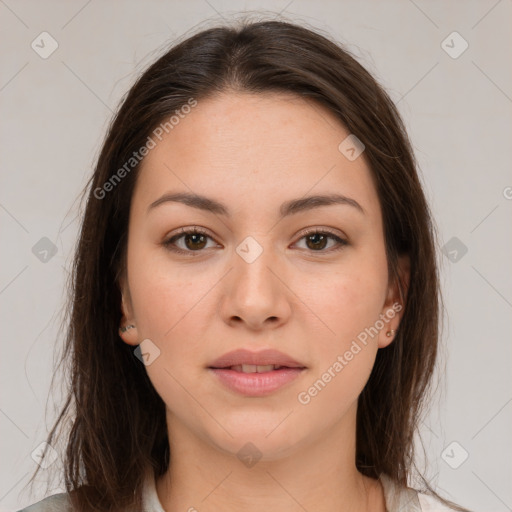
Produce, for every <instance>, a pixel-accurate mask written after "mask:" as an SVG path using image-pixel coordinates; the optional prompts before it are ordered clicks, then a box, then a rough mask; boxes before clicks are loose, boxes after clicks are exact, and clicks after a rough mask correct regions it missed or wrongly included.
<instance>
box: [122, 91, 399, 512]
mask: <svg viewBox="0 0 512 512" xmlns="http://www.w3.org/2000/svg"><path fill="white" fill-rule="evenodd" d="M348 135H349V132H348V131H347V130H346V128H345V127H344V126H343V125H342V124H341V123H340V122H339V121H338V120H337V119H336V118H335V117H334V116H333V114H331V113H330V111H328V110H327V109H326V108H324V107H323V106H321V105H319V104H316V103H313V102H312V101H310V100H305V99H302V98H300V97H296V96H293V95H287V94H280V93H279V94H277V93H272V94H270V93H266V94H258V95H254V94H249V93H240V92H236V93H235V92H229V93H226V94H222V95H217V96H215V97H214V98H210V99H207V100H203V101H199V102H198V105H197V106H196V107H195V108H194V109H192V111H191V113H189V114H188V115H187V116H186V117H185V118H184V119H182V120H181V121H180V123H179V124H178V125H177V126H175V127H174V129H173V130H172V131H170V132H169V134H167V135H166V136H165V137H164V138H163V140H162V141H161V142H159V143H158V144H157V146H156V147H155V148H154V149H152V150H151V151H150V153H149V154H148V155H147V156H146V157H145V159H144V161H143V163H142V168H141V170H140V174H139V176H138V180H137V184H136V187H135V191H134V195H133V197H132V203H131V211H130V221H129V236H128V258H127V269H126V274H125V276H124V277H123V279H122V280H121V283H120V286H121V291H122V297H123V300H122V305H121V307H122V312H123V319H122V324H121V325H127V324H134V325H135V326H136V327H135V328H133V329H130V330H128V331H126V332H125V333H123V334H121V336H122V338H123V340H124V341H125V342H126V343H128V344H130V345H133V346H134V347H135V346H137V345H138V344H139V343H141V341H142V340H145V339H150V340H151V342H152V343H153V344H154V345H155V346H157V347H158V349H159V350H160V355H159V356H158V357H157V358H156V359H155V360H154V361H153V362H152V363H151V364H150V365H148V366H146V370H147V372H148V375H149V377H150V379H151V382H152V383H153V385H154V387H155V389H156V391H157V392H158V393H159V395H160V396H161V397H162V399H163V401H164V402H165V404H166V407H167V428H168V433H169V439H170V447H171V463H170V467H169V470H168V472H167V473H166V474H165V475H163V476H162V477H161V478H160V479H158V480H157V482H156V488H157V493H158V497H159V499H160V502H161V503H162V506H163V507H164V509H165V510H166V511H168V512H174V511H178V510H179V511H184V510H193V509H191V507H194V508H195V509H197V510H199V511H201V512H203V511H204V512H207V511H218V510H223V511H231V510H233V511H234V510H245V511H248V512H253V511H254V512H256V511H258V512H259V511H261V510H281V511H294V512H295V511H297V512H299V511H303V510H304V509H306V510H309V511H315V512H324V511H325V512H327V511H332V510H338V511H344V512H348V511H355V510H358V511H361V510H367V509H368V510H372V511H377V512H378V511H384V510H385V505H384V497H383V489H382V486H381V485H380V482H378V481H376V480H373V479H370V478H367V477H364V476H363V475H361V474H360V473H359V472H358V471H357V469H356V466H355V434H356V412H357V398H358V396H359V395H360V393H361V391H362V390H363V388H364V386H365V384H366V382H367V380H368V377H369V375H370V372H371V369H372V367H373V364H374V361H375V357H376V354H377V350H379V349H383V348H385V347H386V346H387V345H388V344H389V343H391V342H392V340H393V337H392V336H391V337H388V336H386V332H387V331H389V330H390V329H395V330H396V329H397V328H398V325H399V322H400V313H398V314H396V315H395V316H394V318H392V319H391V320H389V322H388V323H386V325H385V326H384V328H383V329H381V330H380V332H379V333H378V335H376V336H374V337H373V338H369V341H368V344H367V345H366V346H364V348H363V349H362V350H361V351H360V352H359V353H358V354H357V355H355V356H354V358H353V359H352V360H351V361H350V362H349V364H347V365H346V366H345V367H344V368H343V370H342V371H341V372H339V373H338V374H337V375H336V377H335V378H333V379H332V380H331V381H330V382H329V383H328V384H327V385H326V386H325V387H324V388H323V389H322V391H321V392H319V393H318V394H317V396H315V397H314V398H312V399H311V401H310V403H308V404H307V405H303V404H301V403H299V401H298V399H297V396H298V394H299V393H300V392H301V391H307V389H308V388H309V387H310V386H311V385H312V384H313V383H314V382H315V381H316V380H317V379H319V378H320V377H321V375H322V374H323V373H324V372H325V371H326V370H327V369H328V368H329V367H332V365H333V363H334V362H335V361H336V358H337V357H338V355H340V354H343V353H344V352H345V351H346V350H348V349H349V348H350V346H351V343H352V341H353V340H354V339H356V337H357V335H358V334H359V333H360V332H361V331H364V329H365V328H369V327H370V326H373V325H374V324H375V322H376V320H378V319H379V315H381V314H386V312H389V311H390V310H391V309H392V305H393V304H395V303H397V302H399V303H401V300H400V296H399V292H398V287H397V285H396V283H395V282H393V281H392V280H391V279H390V277H389V276H388V271H387V260H386V254H385V245H384V234H383V226H382V215H381V209H380V203H379V198H378V195H377V192H376V189H375V186H374V184H373V181H372V177H371V172H370V169H369V167H368V165H367V163H366V162H365V159H364V153H363V155H362V156H361V157H359V158H357V159H356V160H354V161H349V160H348V159H347V158H346V157H345V156H344V155H343V154H342V153H341V152H340V151H339V150H338V146H339V144H340V142H341V141H342V140H343V139H345V137H347V136H348ZM166 192H193V193H197V194H202V195H206V196H208V197H211V198H213V199H216V200H217V201H219V202H222V203H223V204H225V205H226V207H227V208H229V210H230V211H231V212H232V216H231V217H223V216H221V215H217V214H213V213H211V212H206V211H202V210H199V209H196V208H193V207H191V206H187V205H184V204H181V203H177V202H166V203H163V204H161V205H160V206H158V207H155V208H153V209H151V211H150V212H149V213H148V211H147V210H148V206H149V205H150V204H151V203H152V202H154V201H155V200H156V199H158V198H159V197H160V196H162V195H163V194H164V193H166ZM333 192H337V193H340V194H343V195H345V196H347V197H350V198H352V199H354V200H355V201H357V202H358V203H359V204H360V205H361V207H362V208H363V210H364V214H363V213H361V212H360V211H359V210H357V209H356V208H354V207H352V206H349V205H330V206H322V207H319V208H315V209H312V210H309V211H305V212H301V213H296V214H294V215H291V216H289V217H286V218H283V219H279V215H278V214H279V207H280V206H281V204H282V203H283V202H285V201H287V200H290V199H296V198H302V197H303V196H305V195H312V194H324V193H326V194H329V193H333ZM192 226H200V227H201V228H203V229H204V230H206V231H207V232H208V236H209V237H210V238H207V239H206V240H207V241H206V242H204V241H203V243H202V244H201V241H198V240H197V239H195V240H194V239H192V240H191V239H190V237H189V238H188V243H187V238H186V237H182V238H181V239H179V240H177V241H176V242H175V245H177V246H178V247H179V248H181V249H182V250H185V251H187V250H188V251H189V253H188V254H176V253H174V252H172V251H171V250H170V249H169V248H168V247H165V246H164V245H163V243H164V242H165V241H166V240H168V239H169V238H171V236H174V235H175V234H179V233H178V228H181V227H185V228H188V227H192ZM309 227H312V228H317V229H318V231H322V228H324V229H325V228H331V230H332V231H333V232H334V233H335V234H336V235H337V236H339V237H340V238H343V239H346V240H347V241H348V245H345V246H343V247H342V248H341V250H339V251H334V250H332V249H331V248H336V247H339V246H338V244H337V242H336V241H335V240H333V239H328V242H326V243H325V244H324V245H323V246H322V245H321V244H318V242H316V243H317V245H316V246H315V245H314V244H311V243H310V244H309V245H308V243H307V238H304V234H303V231H304V228H309ZM247 236H251V237H253V238H254V239H255V240H256V241H257V242H258V244H259V245H260V246H261V248H262V250H263V252H262V253H261V254H260V256H259V257H258V258H257V259H256V260H255V261H253V262H252V263H248V262H247V261H246V260H244V259H243V258H242V257H240V256H239V254H238V253H237V252H236V248H237V247H238V246H239V245H240V244H241V242H242V241H243V240H244V239H245V238H246V237H247ZM318 246H320V248H319V249H318V248H315V247H318ZM197 247H199V249H197ZM194 249H195V251H194ZM198 251H202V252H200V253H199V252H198ZM315 251H316V252H315ZM400 265H401V272H402V275H403V276H404V278H405V279H406V280H407V275H408V270H407V261H406V260H403V259H402V260H401V261H400ZM236 348H247V349H249V350H253V351H259V350H262V349H267V348H275V349H277V350H280V351H282V352H284V353H286V354H288V355H290V356H291V357H292V358H294V359H295V360H297V361H299V362H301V363H302V364H303V365H305V366H307V369H306V370H305V371H304V372H303V373H302V375H300V376H299V377H298V378H297V379H295V380H294V381H292V382H290V383H288V384H286V385H285V386H284V387H282V388H281V389H279V390H277V391H276V392H274V393H273V394H271V395H269V396H266V397H256V398H255V397H247V396H244V395H241V394H237V393H235V392H233V391H231V390H229V389H227V388H225V387H224V386H223V385H222V384H221V383H219V381H218V380H217V379H216V376H215V375H213V374H212V373H211V371H210V370H208V369H207V367H208V365H209V364H210V363H211V362H212V361H213V360H214V359H216V358H218V357H219V356H221V355H223V354H224V353H226V352H228V351H231V350H233V349H236ZM248 442H251V443H252V444H253V445H255V446H256V447H257V449H258V450H259V452H260V453H261V459H260V460H259V461H258V462H257V463H256V464H255V465H254V466H252V467H247V466H245V465H244V464H243V463H242V462H241V461H240V460H239V459H238V457H237V452H238V451H239V450H240V449H241V448H242V447H243V446H244V445H245V444H246V443H248Z"/></svg>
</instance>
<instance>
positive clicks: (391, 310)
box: [378, 255, 411, 348]
mask: <svg viewBox="0 0 512 512" xmlns="http://www.w3.org/2000/svg"><path fill="white" fill-rule="evenodd" d="M410 265H411V264H410V258H409V256H408V255H402V256H399V257H398V278H396V277H395V276H390V279H389V281H390V282H389V284H388V291H387V295H386V300H385V302H384V305H383V308H382V311H381V319H382V320H383V322H384V327H383V328H382V329H381V330H380V332H379V338H378V346H379V348H385V347H387V346H388V345H390V344H391V342H392V341H393V340H394V339H395V337H396V331H398V329H399V326H400V322H401V320H402V317H403V312H404V309H405V303H406V299H407V291H408V290H409V281H410V278H411V266H410ZM400 285H401V288H402V289H400Z"/></svg>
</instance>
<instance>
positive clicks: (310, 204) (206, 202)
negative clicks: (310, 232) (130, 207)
mask: <svg viewBox="0 0 512 512" xmlns="http://www.w3.org/2000/svg"><path fill="white" fill-rule="evenodd" d="M169 202H175V203H182V204H185V205H187V206H191V207H192V208H198V209H200V210H204V211H207V212H211V213H214V214H216V215H223V216H226V217H230V216H231V213H230V212H229V209H228V208H227V207H226V206H225V205H223V204H222V203H219V202H218V201H216V200H215V199H211V198H209V197H206V196H202V195H199V194H190V193H186V192H176V193H166V194H164V195H163V196H162V197H160V198H158V199H157V200H156V201H154V202H152V203H151V204H150V205H149V206H148V210H147V213H149V212H150V211H151V210H153V209H154V208H156V207H157V206H159V205H161V204H165V203H169ZM335 204H341V205H347V206H351V207H353V208H355V209H356V210H358V211H359V212H360V213H362V214H363V215H364V213H365V211H364V209H363V207H362V206H361V205H360V204H359V203H358V202H357V201H356V200H355V199H352V198H350V197H346V196H344V195H341V194H324V195H314V196H307V197H302V198H300V199H291V200H289V201H286V202H284V203H283V204H282V205H281V207H280V209H279V213H280V217H281V218H283V217H287V216H289V215H294V214H297V213H301V212H305V211H308V210H312V209H314V208H319V207H321V206H330V205H335Z"/></svg>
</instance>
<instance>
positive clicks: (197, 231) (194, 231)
mask: <svg viewBox="0 0 512 512" xmlns="http://www.w3.org/2000/svg"><path fill="white" fill-rule="evenodd" d="M317 234H318V235H327V238H331V239H332V240H335V241H336V242H337V243H338V247H334V248H333V247H331V248H330V249H321V250H318V251H315V250H313V249H309V251H310V252H312V253H319V254H320V255H321V254H322V253H331V252H336V251H339V250H341V249H343V248H344V247H345V246H346V245H348V241H347V240H345V239H344V238H340V237H339V236H338V235H335V234H334V233H333V232H332V231H329V230H328V229H323V230H320V229H317V228H313V229H310V230H308V231H306V232H305V233H303V234H302V236H301V237H300V238H299V240H298V241H300V240H302V239H303V238H306V237H307V236H309V235H317ZM186 235H203V236H206V237H208V238H210V239H212V240H213V238H212V237H211V236H210V235H209V234H208V233H207V232H206V231H205V230H203V229H202V228H200V227H198V226H194V227H193V228H181V229H180V230H179V233H178V234H176V235H173V236H172V237H171V238H169V239H168V240H165V241H164V242H163V244H162V245H163V246H164V247H165V248H166V249H168V250H169V251H172V252H175V253H178V254H186V255H191V256H199V255H200V253H201V252H204V250H205V249H199V250H197V251H191V250H184V249H180V248H179V247H176V246H175V245H174V243H175V242H176V241H177V240H179V239H180V238H183V237H184V236H186ZM194 253H196V254H194Z"/></svg>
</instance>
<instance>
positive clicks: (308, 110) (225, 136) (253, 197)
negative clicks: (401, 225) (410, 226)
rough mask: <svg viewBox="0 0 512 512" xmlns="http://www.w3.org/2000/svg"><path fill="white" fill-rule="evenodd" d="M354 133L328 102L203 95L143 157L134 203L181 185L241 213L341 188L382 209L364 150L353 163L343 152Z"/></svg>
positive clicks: (278, 96) (280, 95)
mask: <svg viewBox="0 0 512 512" xmlns="http://www.w3.org/2000/svg"><path fill="white" fill-rule="evenodd" d="M349 135H350V132H349V131H348V130H347V129H346V128H345V127H344V126H343V124H342V123H341V122H340V121H339V120H338V118H337V117H336V116H335V115H334V114H333V113H332V112H330V111H329V109H328V108H326V107H324V106H323V105H321V104H319V103H317V102H314V101H312V100H309V99H305V98H302V97H300V96H296V95H292V94H287V93H286V94H285V93H264V94H259V93H258V94H252V93H239V92H236V93H234V92H232V93H223V94H219V95H217V96H214V97H211V98H208V99H205V100H198V102H197V105H196V106H195V107H194V108H192V109H191V111H190V113H188V114H186V115H182V116H181V117H180V120H179V123H177V124H175V125H173V127H172V129H169V130H168V133H164V135H163V137H162V140H161V141H156V142H157V144H156V146H155V147H154V149H152V150H151V151H150V152H149V153H148V155H147V156H146V157H145V158H144V160H143V162H142V164H141V168H140V170H139V173H140V174H139V177H138V180H137V187H136V191H135V196H134V201H137V202H138V203H139V202H140V203H141V204H142V203H144V204H146V205H147V204H149V203H151V202H152V201H154V200H155V199H156V198H157V197H156V196H157V195H161V194H163V193H165V192H169V191H181V192H191V193H197V194H203V195H208V196H209V197H214V198H218V199H219V200H221V201H222V202H229V203H230V204H232V205H233V209H234V210H238V211H242V210H243V208H244V207H247V206H249V205H252V206H253V207H254V208H256V207H261V208H266V207H267V208H270V207H272V208H275V203H279V204H281V203H282V202H283V200H284V199H286V198H291V197H293V198H296V197H301V196H304V195H306V194H313V193H329V192H339V193H342V194H344V195H351V196H357V199H356V200H357V201H358V202H360V203H365V205H366V208H365V209H368V210H369V213H370V214H371V213H372V209H373V210H375V211H374V213H375V214H378V213H379V212H378V209H379V208H378V198H377V195H376V191H375V188H374V185H373V180H372V178H371V172H370V169H369V167H368V166H367V164H366V161H365V159H364V153H363V155H362V156H361V157H359V158H357V159H356V160H353V161H350V160H348V159H347V158H346V156H344V154H342V153H341V152H340V150H339V145H340V143H341V142H342V141H343V140H345V139H346V138H347V137H348V136H349ZM271 205H272V206H271Z"/></svg>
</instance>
